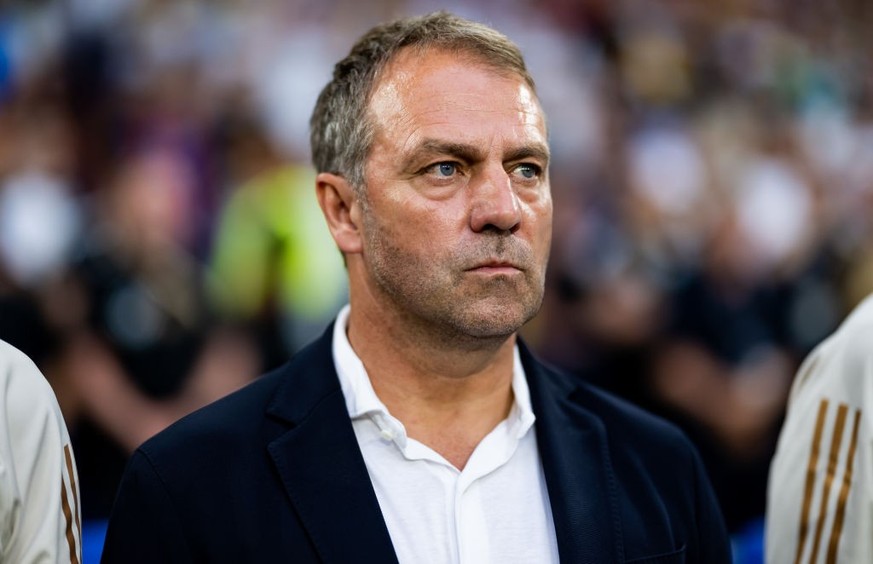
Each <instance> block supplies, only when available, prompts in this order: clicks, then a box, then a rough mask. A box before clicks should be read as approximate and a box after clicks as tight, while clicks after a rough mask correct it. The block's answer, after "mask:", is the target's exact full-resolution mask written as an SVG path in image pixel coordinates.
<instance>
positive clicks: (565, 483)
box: [519, 343, 624, 564]
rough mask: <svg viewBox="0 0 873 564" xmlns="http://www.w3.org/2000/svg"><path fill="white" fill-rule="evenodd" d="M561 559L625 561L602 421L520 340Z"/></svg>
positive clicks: (571, 387) (572, 560)
mask: <svg viewBox="0 0 873 564" xmlns="http://www.w3.org/2000/svg"><path fill="white" fill-rule="evenodd" d="M519 346H520V349H521V358H522V363H523V365H524V369H525V374H526V375H527V381H528V386H529V388H530V394H531V404H532V406H533V410H534V414H535V415H536V418H537V419H536V424H535V428H536V434H537V444H538V447H539V452H540V458H541V460H542V465H543V472H544V474H545V478H546V486H547V488H548V491H549V501H550V504H551V507H552V518H553V520H554V523H555V533H556V535H557V540H558V552H559V554H560V557H561V562H580V563H598V564H599V563H605V562H616V561H617V562H622V561H624V555H623V551H622V548H621V542H620V539H621V538H622V535H621V522H620V513H619V511H618V508H617V496H616V490H615V488H616V486H615V479H614V475H613V470H612V465H611V462H610V456H609V448H608V444H607V436H606V429H605V427H604V425H603V421H602V420H600V419H599V418H598V417H596V416H594V415H593V414H592V413H590V412H589V411H587V410H585V409H584V408H583V407H581V406H580V405H579V404H577V403H574V402H572V401H571V396H572V395H573V393H574V391H576V388H575V386H572V385H571V384H570V383H569V382H568V381H567V379H566V378H561V377H560V376H559V375H558V374H556V373H554V372H553V371H551V370H550V369H548V368H546V367H545V366H543V365H542V364H541V363H540V362H539V361H537V360H536V359H535V358H534V357H533V355H531V353H530V352H529V351H528V350H527V348H526V347H525V346H524V344H523V343H520V345H519Z"/></svg>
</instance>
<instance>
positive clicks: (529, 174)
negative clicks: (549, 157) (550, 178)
mask: <svg viewBox="0 0 873 564" xmlns="http://www.w3.org/2000/svg"><path fill="white" fill-rule="evenodd" d="M515 172H516V173H517V174H520V175H521V177H522V178H524V179H525V180H534V179H536V178H539V176H540V174H541V173H542V169H541V168H540V167H539V166H537V165H535V164H531V163H521V164H520V165H518V166H517V167H515Z"/></svg>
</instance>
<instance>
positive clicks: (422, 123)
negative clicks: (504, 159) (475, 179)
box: [368, 49, 546, 144]
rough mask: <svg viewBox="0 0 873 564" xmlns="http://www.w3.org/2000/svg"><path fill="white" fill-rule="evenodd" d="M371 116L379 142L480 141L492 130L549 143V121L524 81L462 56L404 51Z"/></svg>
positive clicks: (378, 88) (379, 87)
mask: <svg viewBox="0 0 873 564" xmlns="http://www.w3.org/2000/svg"><path fill="white" fill-rule="evenodd" d="M368 113H369V117H370V119H372V120H373V123H374V125H375V126H376V134H377V138H380V137H381V138H384V137H385V136H389V137H392V138H393V140H394V141H396V142H402V143H403V144H408V143H412V142H414V141H415V140H416V139H417V138H419V137H425V136H432V135H436V134H442V135H451V136H452V137H455V138H457V137H459V136H460V137H462V138H463V137H470V139H469V140H470V141H476V139H474V137H477V136H482V135H487V134H488V133H489V130H490V131H491V133H500V134H501V136H503V137H509V138H514V139H517V140H518V141H522V140H524V139H525V138H535V139H532V140H534V141H536V142H539V143H543V144H545V142H546V125H545V116H544V115H543V111H542V108H541V107H540V104H539V100H538V99H537V96H536V94H535V92H534V91H533V89H532V88H531V86H530V85H528V83H527V82H526V81H525V79H524V78H523V77H522V76H521V75H519V74H516V73H514V72H512V71H510V70H504V69H497V68H495V67H494V66H493V65H489V64H488V63H486V62H483V61H482V60H481V59H477V58H476V56H475V55H472V54H468V53H464V52H454V51H446V50H440V49H429V50H425V51H423V52H422V51H418V50H413V49H407V50H404V51H401V52H400V53H399V54H398V55H397V56H396V57H395V58H394V59H393V60H392V61H390V62H389V63H388V64H387V65H386V67H385V69H384V71H383V72H382V74H381V76H380V79H379V80H378V81H377V83H376V85H375V87H374V89H373V92H372V95H371V97H370V103H369V108H368ZM383 141H384V139H383Z"/></svg>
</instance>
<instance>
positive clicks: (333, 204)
mask: <svg viewBox="0 0 873 564" xmlns="http://www.w3.org/2000/svg"><path fill="white" fill-rule="evenodd" d="M315 190H316V194H317V195H318V205H319V206H321V211H322V213H323V214H324V218H325V219H326V220H327V227H328V229H330V233H331V235H333V240H334V241H336V244H337V246H338V247H339V250H340V251H342V253H343V254H354V253H360V252H361V230H360V221H361V217H360V215H361V214H360V205H359V204H358V201H357V198H356V197H355V191H354V190H353V189H352V186H351V185H350V184H349V182H348V181H347V180H346V179H345V178H343V177H342V176H339V175H336V174H331V173H329V172H320V173H319V174H318V176H316V177H315Z"/></svg>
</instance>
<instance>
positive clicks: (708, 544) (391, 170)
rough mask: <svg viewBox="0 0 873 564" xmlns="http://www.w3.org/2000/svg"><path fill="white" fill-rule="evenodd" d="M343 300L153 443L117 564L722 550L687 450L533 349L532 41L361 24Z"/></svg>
mask: <svg viewBox="0 0 873 564" xmlns="http://www.w3.org/2000/svg"><path fill="white" fill-rule="evenodd" d="M312 148H313V155H314V160H315V165H316V167H317V169H318V171H319V174H318V177H317V181H316V183H317V187H316V188H317V194H318V199H319V202H320V204H321V208H322V210H323V212H324V216H325V218H326V219H327V223H328V226H329V228H330V230H331V232H332V234H333V237H334V239H335V241H336V243H337V245H338V246H339V248H340V250H341V251H342V253H343V255H344V257H345V259H346V262H347V266H348V274H349V283H350V284H349V286H350V307H349V308H346V309H345V310H344V311H342V312H341V313H340V315H339V317H338V318H337V320H336V322H335V324H334V325H333V326H332V327H331V328H330V329H328V331H327V332H326V333H325V334H324V336H323V337H321V338H320V339H319V340H317V341H316V342H315V343H314V344H313V345H311V346H310V347H308V348H307V349H305V350H304V351H302V352H301V353H299V354H298V355H296V356H295V357H294V358H293V359H292V360H291V362H290V363H289V364H287V365H286V366H284V367H283V368H281V369H279V370H277V371H276V372H273V373H271V374H269V375H266V376H264V377H262V378H261V379H259V380H258V381H256V382H255V383H254V384H252V385H250V386H249V387H247V388H245V389H243V390H242V391H240V392H238V393H235V394H233V395H232V396H230V397H228V398H226V399H224V400H221V401H219V402H218V403H216V404H213V405H212V406H210V407H208V408H206V409H204V410H202V411H200V412H198V413H196V414H194V415H193V416H190V417H188V418H186V419H184V420H183V421H182V422H180V423H178V424H176V425H174V426H172V427H171V428H170V429H168V430H167V431H165V432H164V433H162V434H160V435H158V436H157V437H155V438H153V439H152V440H150V441H148V442H147V443H145V444H144V445H143V446H142V447H141V448H140V449H139V450H138V451H137V452H136V454H135V455H134V456H133V459H132V460H131V463H130V465H129V467H128V470H127V473H126V477H125V479H124V481H123V483H122V485H121V488H120V491H119V494H118V498H117V501H116V505H115V508H114V510H113V516H112V519H111V521H110V525H109V531H108V536H107V540H106V549H105V554H104V556H105V561H106V562H192V561H197V562H396V561H400V562H405V563H408V562H426V563H430V562H469V563H484V562H499V563H505V562H525V563H530V562H535V563H541V562H557V561H559V560H560V561H563V562H571V563H576V562H591V563H598V564H599V563H608V562H658V563H667V562H702V563H706V564H716V563H721V562H728V561H729V559H730V555H729V546H728V541H727V537H726V533H725V530H724V525H723V523H722V520H721V516H720V513H719V510H718V507H717V505H716V502H715V501H714V498H713V495H712V492H711V489H710V486H709V483H708V481H707V478H706V475H705V474H704V471H703V468H702V466H701V463H700V461H699V459H698V457H697V455H696V454H695V451H694V449H693V448H692V447H691V445H690V444H689V442H688V441H687V440H686V439H685V438H684V437H683V436H682V435H681V434H680V433H679V432H678V431H676V430H675V429H673V428H672V427H670V426H668V425H667V424H665V423H663V422H661V421H659V420H657V419H655V418H653V417H650V416H648V415H645V414H643V413H641V412H639V411H637V410H635V409H633V408H631V407H628V406H626V405H624V404H622V403H620V402H619V401H617V400H614V399H612V398H611V397H608V396H606V395H604V394H602V393H600V392H598V391H595V390H593V389H591V388H588V387H585V386H581V385H580V384H578V383H576V382H573V381H571V380H569V379H568V378H567V377H565V376H564V375H562V374H560V373H557V372H555V371H553V370H552V369H550V368H547V367H546V366H544V365H542V364H541V363H539V362H538V361H537V360H536V359H535V358H533V356H531V354H530V352H528V351H527V349H526V348H525V347H524V346H523V345H522V344H521V343H519V342H518V340H517V337H516V331H517V330H518V329H519V327H521V326H522V325H523V324H524V323H525V322H526V321H528V320H529V319H530V318H531V317H533V316H534V314H536V312H537V310H538V309H539V307H540V302H541V300H542V297H543V288H544V278H545V268H546V262H547V259H548V254H549V244H550V240H551V222H552V202H551V195H550V192H549V182H548V175H547V170H548V164H549V148H548V144H547V134H546V124H545V117H544V115H543V111H542V109H541V108H540V104H539V101H538V99H537V96H536V93H535V91H534V85H533V81H532V80H531V78H530V76H529V75H528V73H527V70H526V69H525V65H524V61H523V59H522V57H521V54H520V52H519V50H518V48H517V47H516V46H515V45H514V44H513V43H511V42H510V41H509V40H508V39H506V38H505V37H504V36H502V35H501V34H499V33H497V32H495V31H494V30H492V29H490V28H487V27H485V26H482V25H479V24H475V23H473V22H469V21H467V20H463V19H460V18H457V17H455V16H452V15H448V14H445V13H438V14H432V15H429V16H425V17H422V18H414V19H405V20H400V21H397V22H393V23H390V24H387V25H383V26H379V27H377V28H374V29H373V30H371V31H370V32H368V33H367V34H366V35H365V36H364V37H362V38H361V39H360V40H359V41H358V43H357V44H356V45H355V46H354V47H353V48H352V51H351V53H350V54H349V55H348V56H347V57H346V58H345V59H344V60H342V61H340V62H339V63H338V64H337V65H336V67H335V71H334V76H333V80H332V81H331V82H330V83H329V84H328V85H327V86H326V87H325V89H324V90H323V91H322V94H321V96H320V98H319V100H318V104H317V106H316V108H315V113H314V115H313V117H312Z"/></svg>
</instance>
